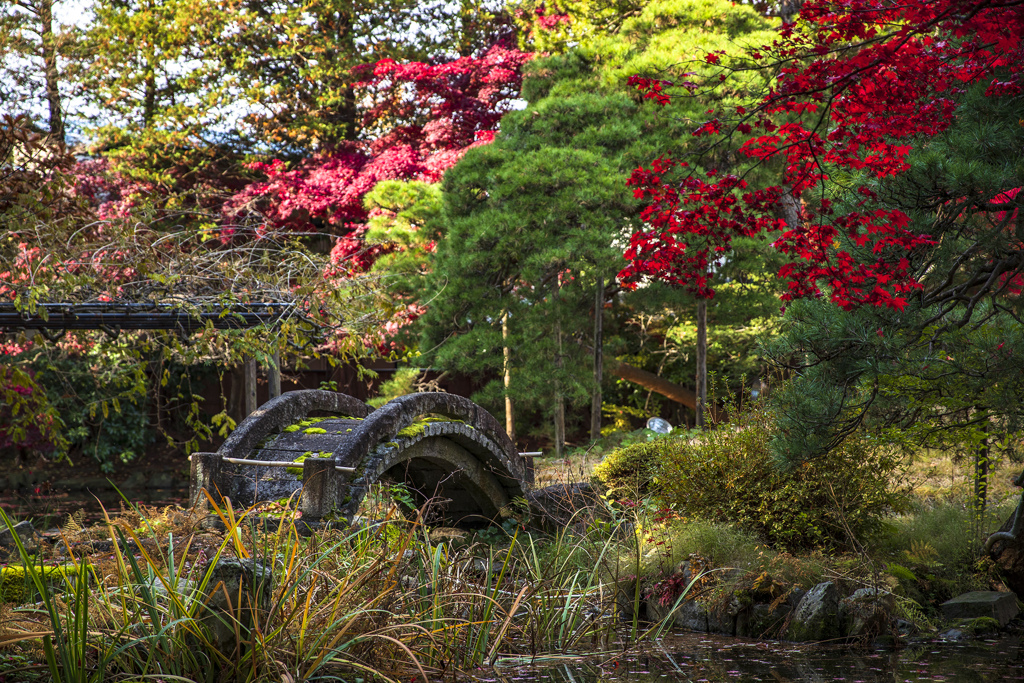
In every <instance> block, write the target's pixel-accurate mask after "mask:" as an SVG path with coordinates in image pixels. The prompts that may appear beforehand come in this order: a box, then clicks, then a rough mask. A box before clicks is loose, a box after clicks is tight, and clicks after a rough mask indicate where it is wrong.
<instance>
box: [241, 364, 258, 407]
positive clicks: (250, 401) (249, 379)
mask: <svg viewBox="0 0 1024 683" xmlns="http://www.w3.org/2000/svg"><path fill="white" fill-rule="evenodd" d="M242 367H243V368H244V371H243V373H242V374H243V376H244V377H245V382H244V386H245V388H244V389H243V397H244V401H245V404H244V406H243V412H244V413H245V415H244V416H243V417H249V416H250V415H252V414H253V413H255V412H256V359H255V358H248V359H246V361H245V363H244V364H243V365H242Z"/></svg>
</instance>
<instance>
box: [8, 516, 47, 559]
mask: <svg viewBox="0 0 1024 683" xmlns="http://www.w3.org/2000/svg"><path fill="white" fill-rule="evenodd" d="M14 534H17V536H18V538H20V539H21V544H22V545H23V546H24V547H25V550H26V551H28V552H29V553H34V552H36V551H37V550H39V532H37V531H36V528H35V527H34V526H32V522H18V523H17V524H15V525H14ZM14 534H12V533H11V529H9V528H7V526H6V525H0V556H2V557H8V556H10V557H17V555H18V546H17V544H16V543H15V542H14Z"/></svg>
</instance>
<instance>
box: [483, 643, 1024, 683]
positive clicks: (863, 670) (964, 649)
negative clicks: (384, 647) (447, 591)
mask: <svg viewBox="0 0 1024 683" xmlns="http://www.w3.org/2000/svg"><path fill="white" fill-rule="evenodd" d="M523 661H524V660H522V659H512V658H508V659H504V660H498V662H496V673H488V675H482V676H479V677H478V678H477V679H476V680H479V681H494V682H495V683H511V682H513V681H522V682H524V683H531V682H535V681H552V682H553V683H596V682H597V681H609V682H612V681H614V682H617V683H653V682H654V681H659V682H664V681H687V682H688V683H719V682H729V683H742V682H746V681H750V682H754V681H772V682H775V683H786V682H789V681H792V682H794V683H796V682H801V683H824V682H826V681H828V682H833V681H844V682H846V683H876V682H883V681H884V682H885V683H916V682H918V681H922V682H923V681H950V682H955V683H976V682H977V683H983V682H988V681H1010V680H1012V681H1021V680H1024V661H1022V660H1021V643H1020V639H1019V637H1016V636H1013V637H1010V636H1007V637H1003V638H1000V639H998V640H992V641H982V642H977V643H970V644H957V643H943V642H933V643H924V644H915V645H910V646H908V647H905V648H901V649H899V650H884V651H883V650H870V649H863V648H849V647H841V646H803V645H795V644H792V643H768V642H753V641H742V640H735V639H730V638H713V637H708V636H705V635H698V634H678V635H673V636H671V637H668V638H665V639H664V640H663V641H662V642H661V643H660V644H659V645H655V646H654V647H653V649H652V650H651V651H648V652H645V653H643V654H639V655H628V656H618V655H606V656H603V657H591V658H587V659H561V660H559V659H554V658H549V659H547V660H538V661H535V662H534V663H533V664H532V665H523Z"/></svg>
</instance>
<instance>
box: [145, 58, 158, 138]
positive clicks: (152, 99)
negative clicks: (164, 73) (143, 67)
mask: <svg viewBox="0 0 1024 683" xmlns="http://www.w3.org/2000/svg"><path fill="white" fill-rule="evenodd" d="M154 118H156V75H155V74H154V73H153V72H152V71H150V72H149V74H147V75H146V94H145V98H144V99H143V101H142V127H143V128H149V127H150V126H152V125H153V119H154Z"/></svg>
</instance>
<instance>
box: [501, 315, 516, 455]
mask: <svg viewBox="0 0 1024 683" xmlns="http://www.w3.org/2000/svg"><path fill="white" fill-rule="evenodd" d="M501 353H502V357H503V360H502V374H503V378H502V379H503V381H504V384H505V432H506V433H507V434H508V438H510V439H511V440H512V443H515V441H516V422H515V412H514V411H513V408H512V396H511V395H510V394H509V393H508V392H509V385H510V384H512V349H511V348H509V345H508V311H505V313H504V315H502V316H501Z"/></svg>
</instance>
